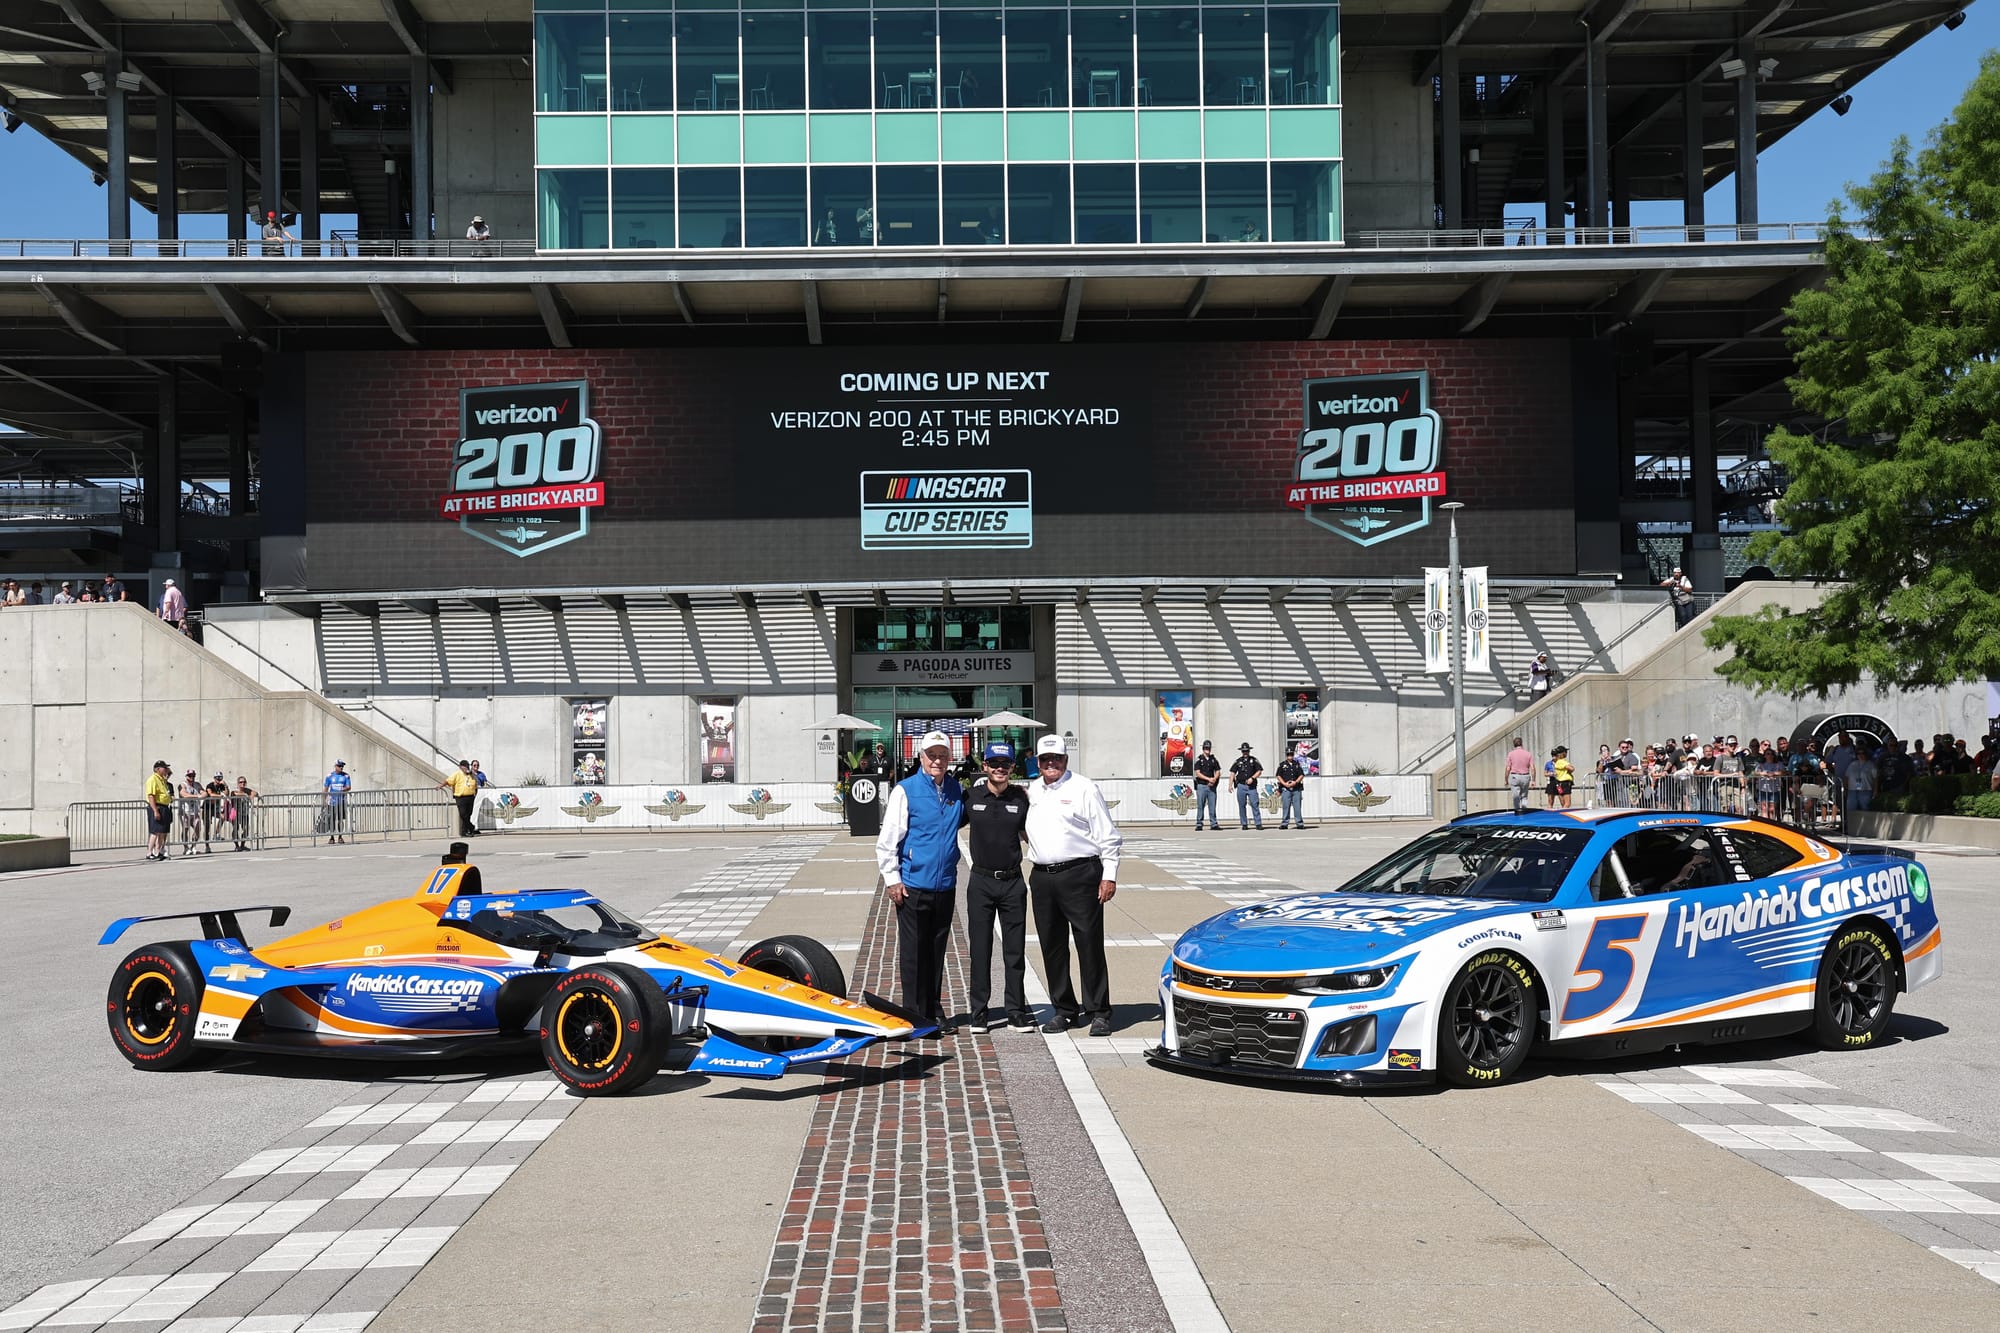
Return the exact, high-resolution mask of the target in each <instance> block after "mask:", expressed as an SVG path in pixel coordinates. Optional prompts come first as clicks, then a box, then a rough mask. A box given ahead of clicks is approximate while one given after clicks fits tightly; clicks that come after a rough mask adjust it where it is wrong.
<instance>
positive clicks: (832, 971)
mask: <svg viewBox="0 0 2000 1333" xmlns="http://www.w3.org/2000/svg"><path fill="white" fill-rule="evenodd" d="M737 961H738V962H740V963H742V964H743V966H745V967H754V968H756V969H757V970H758V971H759V972H769V973H770V974H771V975H772V976H774V977H783V978H784V979H785V980H786V981H796V982H798V983H799V984H800V985H801V986H810V987H812V988H813V989H814V990H816V991H822V992H824V993H825V994H828V995H833V996H838V997H839V998H840V999H843V1000H844V999H846V998H847V974H846V973H844V972H842V971H841V970H840V960H839V959H837V958H835V957H834V956H833V950H831V949H829V948H827V947H826V946H825V945H824V944H821V943H820V942H819V941H818V940H816V939H813V938H812V937H810V936H807V935H774V936H773V937H771V938H770V939H768V940H760V941H759V942H758V943H756V944H753V945H751V946H750V947H749V948H748V949H747V950H745V951H744V954H743V956H742V957H741V958H739V959H738V960H737Z"/></svg>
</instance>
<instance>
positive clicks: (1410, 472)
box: [1285, 370, 1445, 546]
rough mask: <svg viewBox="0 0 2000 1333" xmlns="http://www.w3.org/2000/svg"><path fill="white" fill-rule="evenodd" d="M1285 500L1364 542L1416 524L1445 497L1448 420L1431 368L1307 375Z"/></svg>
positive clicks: (1334, 529)
mask: <svg viewBox="0 0 2000 1333" xmlns="http://www.w3.org/2000/svg"><path fill="white" fill-rule="evenodd" d="M1305 389H1306V415H1305V430H1304V431H1302V432H1301V433H1300V435H1299V454H1298V458H1297V460H1296V461H1295V462H1294V463H1293V465H1292V483H1291V485H1290V486H1289V487H1288V488H1287V489H1286V491H1285V503H1286V504H1287V505H1289V506H1290V507H1291V508H1293V509H1297V510H1299V511H1300V512H1302V513H1303V514H1304V515H1305V516H1306V518H1307V519H1308V520H1309V521H1311V522H1313V523H1317V524H1319V525H1320V526H1321V527H1323V528H1325V529H1327V530H1328V531H1329V532H1334V533H1338V534H1339V535H1340V536H1342V537H1345V538H1347V539H1348V540H1349V541H1351V542H1354V543H1356V544H1357V545H1360V546H1373V545H1375V543H1377V542H1385V541H1388V540H1389V539H1390V538H1391V537H1400V536H1402V535H1403V534H1404V533H1406V532H1415V531H1416V530H1417V529H1418V528H1421V527H1423V526H1425V525H1426V524H1428V523H1429V522H1430V521H1431V501H1432V500H1439V499H1443V498H1444V494H1445V476H1444V473H1443V471H1441V470H1440V467H1441V463H1442V461H1443V446H1444V423H1443V422H1442V421H1441V420H1440V419H1439V417H1438V414H1437V413H1436V412H1434V411H1432V410H1431V405H1430V400H1431V377H1430V372H1429V371H1425V370H1416V371H1405V372H1402V373H1399V374H1394V375H1357V376H1352V377H1349V378H1345V379H1330V380H1307V381H1306V386H1305Z"/></svg>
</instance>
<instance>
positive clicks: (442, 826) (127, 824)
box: [64, 787, 458, 856]
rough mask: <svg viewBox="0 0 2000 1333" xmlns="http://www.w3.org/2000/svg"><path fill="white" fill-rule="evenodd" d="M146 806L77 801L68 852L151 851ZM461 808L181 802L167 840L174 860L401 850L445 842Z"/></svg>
mask: <svg viewBox="0 0 2000 1333" xmlns="http://www.w3.org/2000/svg"><path fill="white" fill-rule="evenodd" d="M146 815H147V811H146V803H145V802H144V801H79V802H77V803H75V804H73V805H71V806H70V808H69V816H68V818H67V819H66V820H65V821H64V823H65V825H66V827H67V830H68V833H69V840H70V850H72V851H77V852H109V851H120V850H124V849H127V848H139V847H144V846H145V845H146V822H147V821H146ZM457 819H458V808H457V807H456V806H455V805H453V804H452V800H451V798H450V797H449V796H447V795H445V794H444V793H443V792H442V791H439V790H438V789H437V788H435V787H406V788H390V789H387V790H383V791H357V792H352V793H350V794H349V795H348V798H347V800H346V801H345V802H344V803H343V804H341V805H338V806H336V805H333V804H330V803H329V802H328V801H327V799H326V795H325V793H323V792H316V791H307V792H279V793H275V794H273V795H268V796H259V797H257V798H256V799H255V800H254V801H242V800H240V799H238V798H234V797H226V798H220V799H215V800H211V799H208V798H200V799H197V798H194V797H177V798H175V801H174V816H173V826H172V827H171V828H170V829H169V830H168V833H167V851H168V853H169V854H170V855H179V856H194V855H202V854H203V853H202V852H200V851H198V850H197V849H198V848H211V849H212V848H213V847H214V846H215V845H216V844H218V843H220V844H222V845H223V846H224V848H225V850H226V849H228V848H231V847H235V846H237V845H239V844H241V845H242V846H244V847H246V848H248V849H250V850H253V851H255V850H261V849H263V848H267V847H293V846H298V845H300V844H305V845H308V846H317V845H319V844H320V843H323V842H330V841H331V840H332V839H334V838H336V837H338V838H342V839H346V840H352V841H354V842H395V841H407V840H409V839H411V838H420V837H425V838H427V837H447V836H449V835H450V834H451V833H452V832H453V831H455V830H456V829H457V828H458V822H457Z"/></svg>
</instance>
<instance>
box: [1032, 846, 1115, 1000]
mask: <svg viewBox="0 0 2000 1333" xmlns="http://www.w3.org/2000/svg"><path fill="white" fill-rule="evenodd" d="M1103 882H1104V863H1103V862H1102V861H1100V860H1098V859H1097V858H1096V857H1094V856H1093V857H1091V858H1090V859H1089V860H1087V861H1082V862H1079V863H1077V864H1076V865H1073V866H1070V867H1068V868H1067V869H1063V870H1055V871H1050V870H1041V869H1037V870H1036V871H1035V878H1034V881H1033V884H1032V889H1033V894H1034V900H1035V933H1036V934H1038V935H1040V936H1041V937H1042V971H1043V973H1044V974H1046V976H1047V978H1048V983H1049V1000H1050V1002H1051V1003H1053V1004H1054V1005H1055V1009H1056V1012H1057V1013H1058V1014H1061V1015H1062V1016H1063V1017H1064V1018H1075V1017H1076V1016H1077V1013H1078V1011H1079V1009H1081V1011H1082V1012H1083V1013H1084V1014H1086V1015H1088V1016H1089V1017H1091V1018H1109V1017H1110V1016H1111V976H1110V973H1109V972H1108V971H1107V969H1106V968H1105V966H1104V904H1103V903H1101V902H1099V901H1097V886H1098V885H1099V884H1101V883H1103ZM1072 937H1074V938H1075V940H1076V970H1077V974H1078V980H1079V981H1081V983H1082V985H1083V999H1082V1003H1081V1005H1079V1003H1078V1000H1077V993H1076V989H1075V988H1074V987H1073V986H1071V984H1070V979H1069V946H1070V940H1071V938H1072Z"/></svg>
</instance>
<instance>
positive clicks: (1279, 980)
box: [1174, 962, 1297, 993]
mask: <svg viewBox="0 0 2000 1333" xmlns="http://www.w3.org/2000/svg"><path fill="white" fill-rule="evenodd" d="M1174 980H1175V981H1178V982H1180V983H1181V984H1182V985H1184V986H1200V987H1201V988H1202V989H1203V990H1239V991H1258V992H1264V993H1269V992H1274V991H1283V990H1287V989H1289V986H1288V985H1287V983H1288V982H1292V981H1295V980H1297V978H1295V977H1225V976H1220V975H1218V974H1216V973H1214V972H1199V971H1196V970H1195V969H1194V968H1191V967H1188V966H1187V965H1186V964H1184V963H1179V962H1176V963H1175V964H1174Z"/></svg>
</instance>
